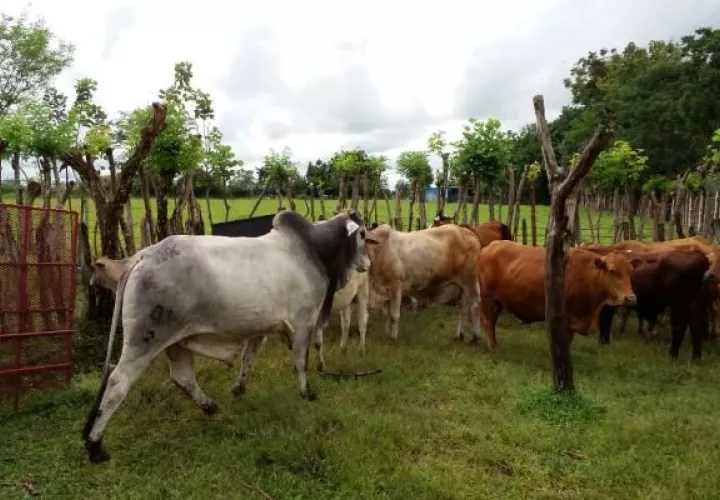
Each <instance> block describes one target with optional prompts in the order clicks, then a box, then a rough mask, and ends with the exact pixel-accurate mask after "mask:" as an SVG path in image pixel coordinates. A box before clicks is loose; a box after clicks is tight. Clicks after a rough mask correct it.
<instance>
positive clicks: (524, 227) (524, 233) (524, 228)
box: [522, 219, 528, 245]
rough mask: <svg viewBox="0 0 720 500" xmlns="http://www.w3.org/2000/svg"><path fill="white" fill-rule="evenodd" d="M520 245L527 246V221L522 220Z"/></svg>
mask: <svg viewBox="0 0 720 500" xmlns="http://www.w3.org/2000/svg"><path fill="white" fill-rule="evenodd" d="M522 244H523V245H527V244H528V234H527V219H523V220H522Z"/></svg>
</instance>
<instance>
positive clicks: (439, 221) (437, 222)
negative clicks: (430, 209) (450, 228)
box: [431, 213, 454, 227]
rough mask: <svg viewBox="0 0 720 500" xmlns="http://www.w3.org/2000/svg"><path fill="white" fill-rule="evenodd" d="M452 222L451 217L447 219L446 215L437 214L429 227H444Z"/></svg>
mask: <svg viewBox="0 0 720 500" xmlns="http://www.w3.org/2000/svg"><path fill="white" fill-rule="evenodd" d="M453 222H454V220H453V218H452V217H447V216H446V215H444V214H442V213H439V214H437V215H436V216H435V218H434V219H433V223H432V226H431V227H438V226H444V225H445V224H452V223H453Z"/></svg>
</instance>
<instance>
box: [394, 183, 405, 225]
mask: <svg viewBox="0 0 720 500" xmlns="http://www.w3.org/2000/svg"><path fill="white" fill-rule="evenodd" d="M402 191H403V189H402V187H400V186H397V187H396V188H395V229H396V230H397V231H402V230H403V218H402V199H403V192H402Z"/></svg>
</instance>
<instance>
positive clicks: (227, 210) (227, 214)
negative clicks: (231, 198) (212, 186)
mask: <svg viewBox="0 0 720 500" xmlns="http://www.w3.org/2000/svg"><path fill="white" fill-rule="evenodd" d="M222 185H223V203H224V204H225V222H227V221H228V220H230V203H229V202H228V190H227V179H226V178H225V176H223V179H222ZM210 224H212V221H210Z"/></svg>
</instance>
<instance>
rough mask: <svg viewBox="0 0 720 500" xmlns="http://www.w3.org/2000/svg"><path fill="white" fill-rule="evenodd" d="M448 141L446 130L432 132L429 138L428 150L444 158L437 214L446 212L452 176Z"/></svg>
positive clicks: (438, 178) (439, 183)
mask: <svg viewBox="0 0 720 500" xmlns="http://www.w3.org/2000/svg"><path fill="white" fill-rule="evenodd" d="M448 146H449V145H448V142H447V140H446V139H445V131H444V130H438V131H436V132H433V133H432V134H430V137H429V138H428V150H429V151H430V152H431V153H434V154H436V155H438V156H439V157H440V159H441V160H442V166H443V168H442V173H441V174H440V175H438V176H436V177H437V180H438V182H437V183H436V184H437V187H438V209H437V214H436V215H437V216H441V215H443V214H444V213H445V203H446V200H447V193H448V187H449V186H448V182H449V176H450V151H449V150H448Z"/></svg>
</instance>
